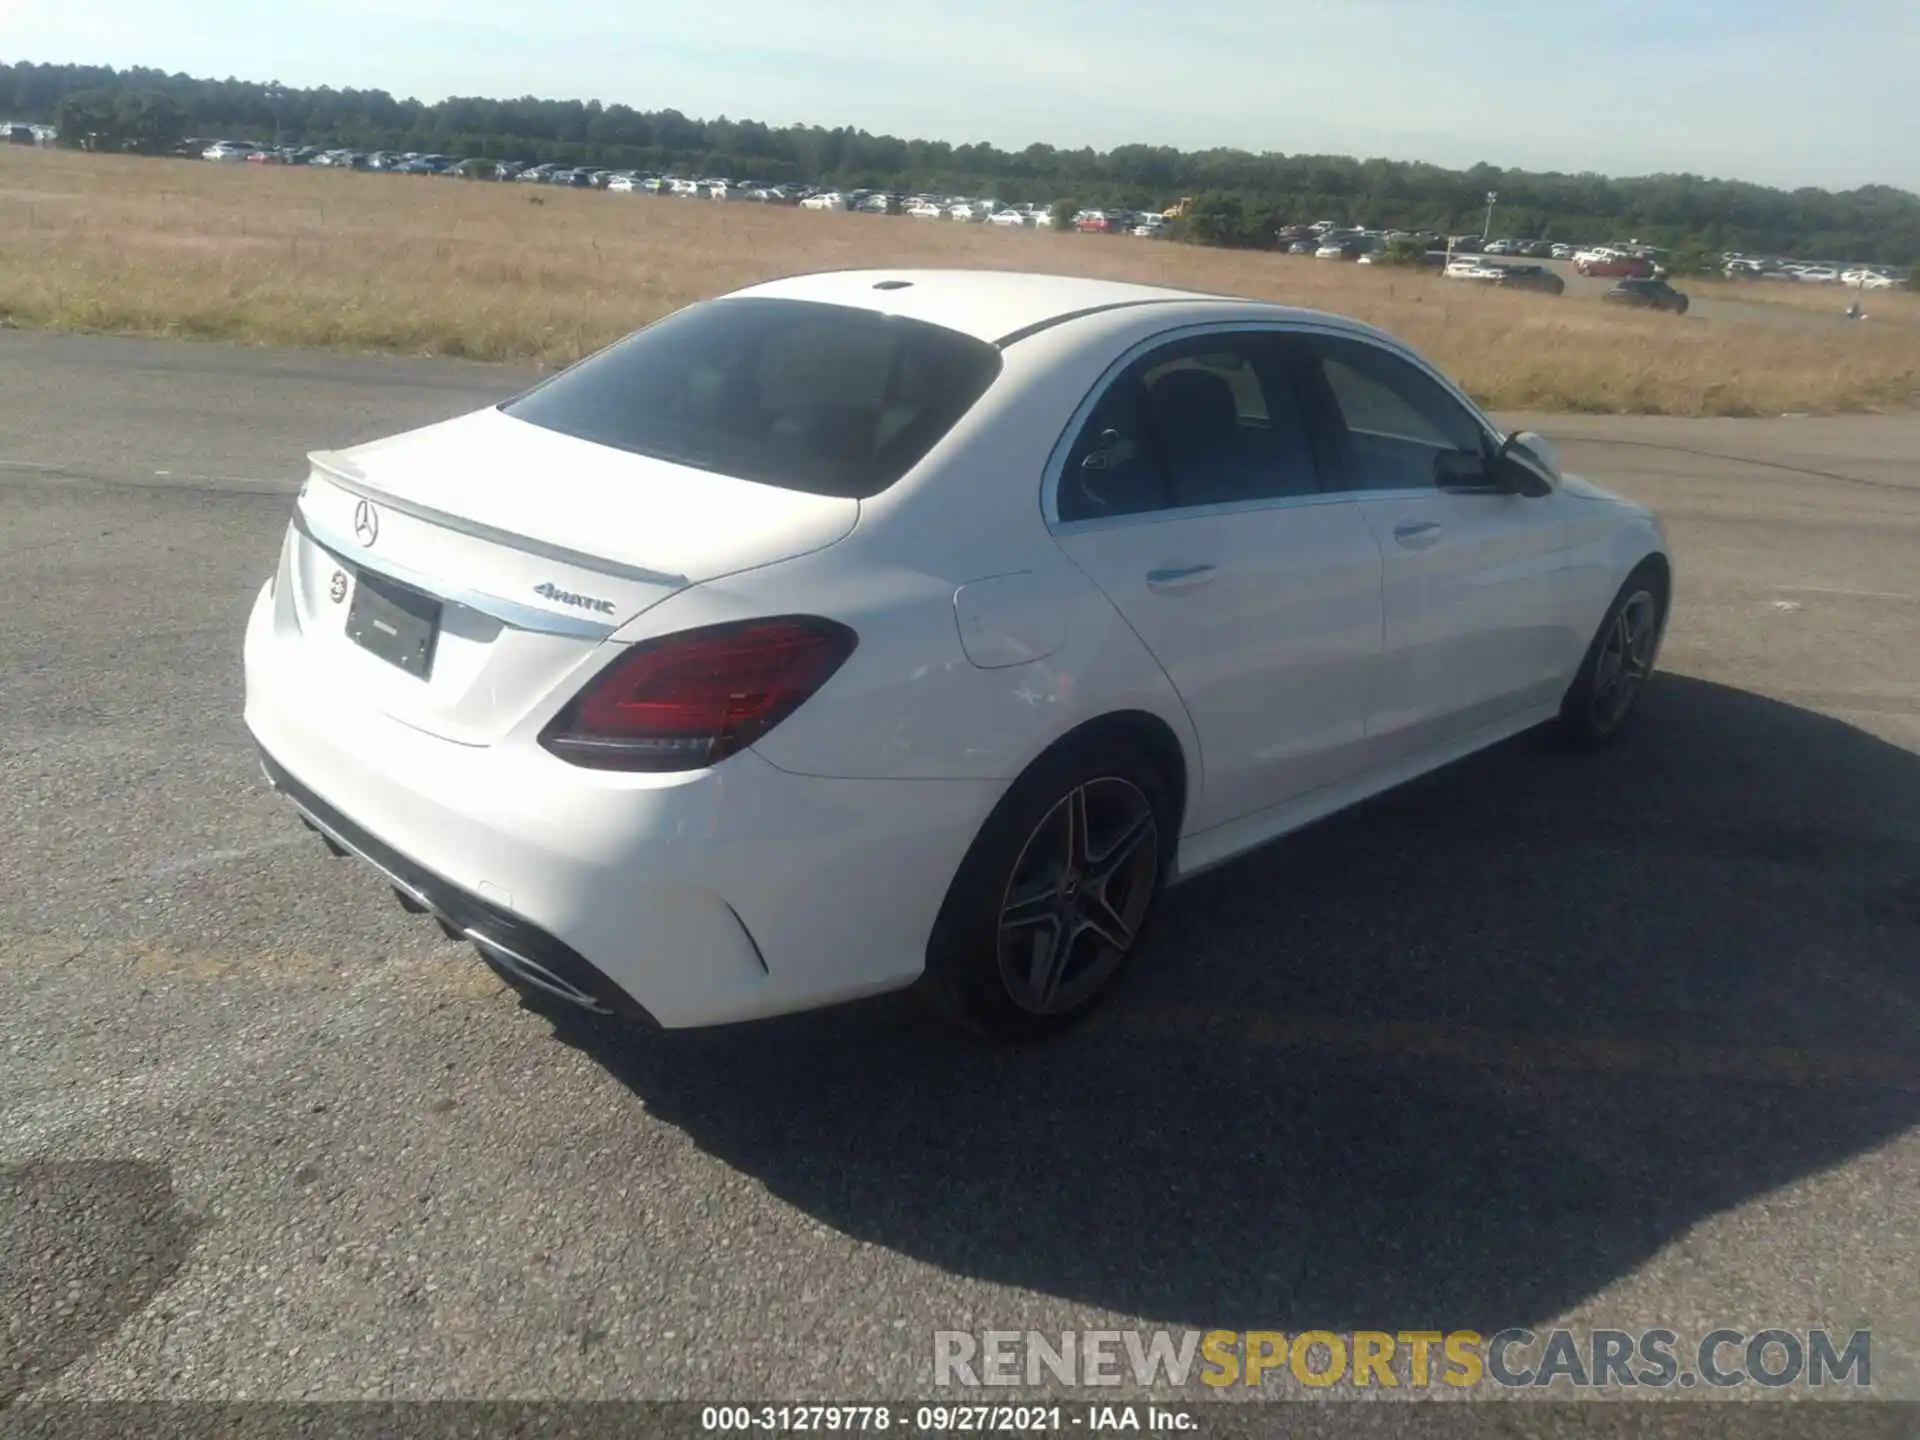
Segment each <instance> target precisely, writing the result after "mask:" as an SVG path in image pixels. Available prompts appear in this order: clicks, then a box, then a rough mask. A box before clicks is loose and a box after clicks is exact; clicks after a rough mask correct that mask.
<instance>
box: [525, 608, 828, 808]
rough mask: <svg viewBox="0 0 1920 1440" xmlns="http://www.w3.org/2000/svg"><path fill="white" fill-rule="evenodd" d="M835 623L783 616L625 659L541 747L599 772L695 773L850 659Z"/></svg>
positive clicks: (659, 645) (675, 640)
mask: <svg viewBox="0 0 1920 1440" xmlns="http://www.w3.org/2000/svg"><path fill="white" fill-rule="evenodd" d="M854 644H855V639H854V633H853V631H851V630H849V629H848V628H847V627H846V626H844V625H840V624H836V623H835V622H834V621H832V620H821V619H816V618H814V617H812V616H805V615H787V616H782V617H780V618H778V619H771V620H747V621H741V622H738V623H735V624H731V625H714V626H710V627H708V628H706V629H704V630H684V631H682V632H680V633H679V634H677V635H668V636H665V637H663V638H661V639H659V640H647V641H643V642H641V643H640V644H638V645H635V646H634V647H633V648H632V649H630V650H628V651H627V652H626V653H625V654H624V655H622V656H621V657H620V658H619V659H618V660H616V661H614V662H613V664H611V665H609V666H608V667H607V668H606V669H605V670H603V671H602V672H601V673H600V674H599V675H598V676H597V677H595V679H594V680H593V681H592V683H590V684H589V685H588V686H587V688H586V689H585V690H583V691H582V692H581V693H580V695H579V696H578V697H577V698H575V700H574V701H573V703H572V704H570V705H568V706H567V708H566V709H565V710H562V711H561V712H560V714H559V715H558V716H557V717H555V719H554V721H553V723H552V724H550V725H548V726H547V728H546V730H545V732H544V733H542V735H541V736H540V743H541V744H542V745H545V746H546V747H547V749H549V750H551V751H552V752H553V753H554V754H556V755H558V756H560V757H561V758H562V759H564V760H570V761H572V762H573V763H574V764H576V765H588V766H592V767H594V768H596V769H601V770H699V769H703V768H704V767H706V766H708V765H713V764H717V763H718V762H719V761H721V760H724V759H726V757H727V756H729V755H731V754H733V753H734V751H736V750H743V749H745V748H746V747H747V746H749V745H751V744H753V743H754V742H755V741H756V740H758V739H759V738H760V737H761V736H762V735H765V734H766V733H767V732H768V731H769V730H771V729H773V727H774V726H776V725H778V724H779V723H780V722H781V721H782V720H784V719H786V718H787V716H789V715H791V714H792V713H793V712H794V711H795V710H797V709H799V708H800V706H801V705H802V704H804V703H805V702H806V700H807V699H808V697H809V696H811V695H812V694H813V693H814V692H815V691H816V690H818V689H819V688H820V687H821V686H822V685H824V684H826V682H827V679H828V677H829V676H831V675H832V674H833V672H834V671H836V670H838V669H839V668H840V667H841V665H843V664H844V663H845V662H846V659H847V657H848V656H849V655H851V654H852V653H853V647H854Z"/></svg>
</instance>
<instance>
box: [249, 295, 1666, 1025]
mask: <svg viewBox="0 0 1920 1440" xmlns="http://www.w3.org/2000/svg"><path fill="white" fill-rule="evenodd" d="M311 466H312V468H311V473H310V476H309V478H308V480H307V481H306V484H305V485H304V486H303V487H302V489H301V492H300V496H299V500H298V502H297V505H296V508H295V511H294V515H293V520H292V524H291V526H290V527H289V529H288V532H287V535H286V540H285V545H284V548H283V549H282V552H281V555H280V560H279V567H278V570H277V573H276V574H275V575H274V577H273V578H272V579H271V580H270V581H268V582H267V584H266V585H265V586H264V587H263V588H262V589H261V591H260V594H259V598H258V601H257V603H256V604H255V606H254V609H253V613H252V617H251V619H250V621H249V623H248V628H247V635H246V649H245V659H246V721H247V724H248V726H249V728H250V729H251V731H252V734H253V736H254V738H255V739H256V741H257V742H258V744H259V747H260V750H261V752H262V761H263V765H264V768H265V770H266V773H267V776H268V778H269V779H270V781H271V782H272V784H273V785H274V786H275V787H276V788H277V789H278V790H279V791H281V792H282V794H284V796H285V797H286V798H287V799H288V800H289V801H291V802H292V804H293V805H294V806H295V807H296V808H297V809H298V810H299V812H300V813H301V815H302V816H303V817H304V818H305V819H306V821H307V822H308V824H310V825H311V826H312V827H313V828H314V829H316V830H318V831H319V832H320V834H321V836H322V837H324V838H325V840H326V841H327V843H328V845H329V846H330V847H331V848H332V849H333V850H334V851H335V852H336V853H345V852H351V853H353V854H357V855H358V856H359V857H361V858H362V859H363V860H365V861H367V862H368V863H369V864H371V865H372V866H373V868H374V869H376V870H377V871H379V872H380V873H381V874H382V875H383V876H384V877H385V879H386V880H387V881H388V882H389V883H390V884H391V885H392V886H393V887H394V889H395V890H396V891H397V892H398V894H399V896H400V899H401V901H402V903H404V904H405V905H407V906H408V908H410V909H413V910H417V911H420V912H424V913H431V914H432V915H433V916H435V917H437V918H438V919H439V921H440V923H441V925H442V926H443V927H444V928H445V929H446V930H447V931H448V932H449V933H450V934H452V935H455V936H457V937H460V938H462V939H465V940H467V941H470V942H471V943H472V944H473V945H474V946H475V947H476V948H477V949H478V950H479V951H480V953H481V954H482V955H483V956H484V957H485V958H486V959H487V960H488V961H489V962H490V963H491V964H492V965H494V966H495V967H496V968H497V969H498V970H500V971H501V972H502V973H503V974H505V975H506V976H507V977H508V978H509V979H511V980H513V981H514V982H515V983H516V984H518V985H519V986H520V987H521V988H522V989H523V990H533V991H540V992H545V994H546V995H548V996H551V997H559V998H560V999H561V1000H564V1001H566V1002H570V1003H571V1004H573V1005H577V1006H580V1007H583V1008H585V1009H588V1010H593V1011H598V1012H603V1013H613V1014H617V1015H625V1016H630V1017H633V1018H636V1019H641V1020H648V1021H652V1022H654V1023H657V1024H659V1025H662V1026H668V1027H683V1026H699V1025H711V1024H717V1023H722V1022H729V1021H737V1020H745V1019H749V1018H752V1017H756V1016H766V1015H773V1014H778V1013H782V1012H787V1011H795V1010H801V1009H806V1008H809V1007H813V1006H819V1005H825V1004H830V1003H833V1002H838V1001H844V1000H850V999H853V998H855V997H858V996H863V995H869V994H874V993H878V992H881V991H886V990H891V989H896V988H903V987H906V986H909V985H912V984H914V983H915V982H921V983H922V984H923V985H924V988H925V990H926V992H927V993H928V994H929V995H930V996H931V997H932V998H933V999H934V1000H936V1001H937V1002H938V1003H939V1004H940V1005H941V1006H942V1007H944V1008H945V1009H946V1010H947V1012H948V1013H949V1014H951V1015H952V1016H953V1017H955V1018H956V1019H958V1020H960V1021H962V1022H963V1023H965V1024H967V1025H969V1026H971V1027H973V1028H974V1029H976V1030H979V1031H984V1032H987V1033H990V1034H993V1035H995V1036H1000V1037H1018V1036H1024V1035H1030V1034H1034V1033H1036V1032H1041V1031H1045V1030H1048V1029H1051V1028H1054V1027H1056V1026H1059V1025H1061V1024H1063V1023H1065V1022H1067V1021H1069V1020H1071V1019H1072V1018H1074V1017H1075V1016H1077V1015H1079V1014H1081V1013H1082V1012H1084V1011H1085V1010H1087V1009H1088V1008H1089V1007H1090V1006H1092V1005H1094V1004H1095V1003H1096V1002H1097V1001H1098V1000H1099V999H1100V998H1101V996H1102V995H1103V994H1104V993H1105V992H1107V991H1108V990H1109V988H1110V987H1111V986H1112V984H1113V983H1114V981H1115V980H1116V978H1117V977H1118V976H1119V975H1120V974H1121V973H1122V971H1123V969H1124V967H1125V965H1126V963H1127V961H1128V960H1129V958H1130V957H1131V956H1132V955H1133V954H1135V953H1136V952H1137V951H1138V950H1139V948H1140V944H1141V937H1142V936H1143V934H1144V933H1145V932H1146V930H1147V927H1148V926H1149V924H1150V923H1151V922H1152V920H1153V917H1154V913H1155V911H1156V909H1157V908H1158V905H1159V902H1160V899H1161V895H1162V892H1163V890H1164V889H1165V887H1166V886H1168V885H1170V884H1173V883H1176V882H1178V881H1180V880H1183V879H1185V878H1187V877H1189V876H1191V875H1193V874H1195V873H1196V872H1198V871H1201V870H1204V869H1206V868H1207V867H1209V866H1212V865H1217V864H1219V863H1221V862H1222V861H1225V860H1228V859H1231V858H1232V857H1234V856H1236V855H1239V854H1241V853H1242V852H1244V851H1246V850H1249V849H1251V848H1253V847H1255V846H1258V845H1261V844H1263V843H1264V842H1266V841H1269V840H1272V839H1273V838H1275V837H1276V836H1279V835H1283V834H1285V833H1287V832H1288V831H1291V830H1295V829H1297V828H1299V827H1300V826H1303V825H1306V824H1308V823H1309V822H1311V821H1313V820H1315V819H1317V818H1319V817H1321V816H1324V815H1327V814H1329V813H1330V812H1332V811H1335V810H1339V809H1341V808H1342V807H1344V806H1347V805H1351V804H1353V803H1354V802H1356V801H1358V800H1361V799H1363V798H1365V797H1367V796H1369V795H1373V794H1375V793H1377V792H1379V791H1382V790H1385V789H1387V788H1389V787H1391V786H1394V785H1397V784H1399V783H1401V782H1403V781H1406V780H1408V779H1410V778H1412V777H1414V776H1417V775H1420V774H1422V773H1423V772H1426V771H1430V770H1432V769H1434V768H1435V767H1437V766H1441V765H1445V764H1447V763H1449V762H1451V761H1454V760H1457V759H1459V758H1460V757H1462V756H1464V755H1467V754H1469V753H1470V752H1473V751H1476V750H1479V749H1481V748H1483V747H1485V746H1488V745H1492V744H1494V743H1496V742H1498V741H1500V740H1502V739H1505V738H1506V737H1508V736H1511V735H1514V734H1516V733H1517V732H1519V731H1522V730H1525V729H1527V728H1529V727H1531V726H1536V725H1540V724H1543V723H1546V722H1555V723H1557V724H1558V725H1559V726H1560V727H1561V728H1562V729H1563V730H1564V731H1565V732H1566V734H1567V735H1568V736H1569V737H1570V738H1571V739H1572V740H1574V741H1575V742H1578V743H1585V744H1594V743H1598V742H1602V741H1605V740H1607V739H1608V738H1610V737H1611V736H1613V735H1614V734H1615V733H1616V732H1617V731H1618V730H1619V729H1620V727H1621V725H1622V723H1623V722H1624V721H1625V720H1626V718H1627V716H1628V713H1629V710H1630V708H1631V707H1632V705H1633V703H1634V700H1635V698H1636V696H1637V695H1638V693H1639V691H1640V689H1641V687H1642V682H1643V681H1644V680H1645V679H1646V678H1647V676H1648V674H1649V672H1650V671H1651V669H1652V667H1653V664H1654V659H1655V655H1656V653H1657V651H1658V649H1659V645H1660V641H1661V637H1662V635H1663V633H1664V631H1665V627H1666V620H1667V613H1668V606H1669V600H1670V597H1671V594H1672V579H1671V572H1670V569H1669V558H1668V554H1667V546H1666V542H1665V539H1664V536H1663V533H1662V531H1661V528H1660V525H1659V523H1658V522H1657V521H1656V520H1655V519H1654V517H1653V516H1651V515H1650V514H1648V513H1647V512H1646V511H1645V510H1643V509H1641V508H1640V507H1639V506H1637V505H1634V504H1631V503H1629V502H1628V501H1626V500H1624V499H1622V498H1620V497H1619V496H1616V495H1613V494H1610V493H1609V492H1607V491H1606V490H1603V489H1601V488H1599V487H1598V486H1596V485H1593V484H1590V483H1588V482H1586V481H1584V480H1579V479H1576V478H1574V477H1573V476H1570V475H1563V474H1562V473H1560V470H1559V467H1558V462H1557V460H1556V458H1555V456H1554V453H1553V451H1552V448H1551V447H1550V446H1549V445H1548V443H1547V442H1546V441H1544V440H1542V439H1541V438H1539V437H1538V436H1536V435H1532V434H1530V433H1528V434H1512V435H1508V434H1503V433H1502V432H1501V431H1500V430H1499V429H1498V428H1496V427H1495V425H1494V424H1493V423H1492V422H1491V421H1489V420H1488V418H1487V417H1486V416H1485V415H1483V414H1482V413H1481V412H1480V411H1479V410H1478V409H1477V408H1476V407H1475V406H1474V405H1473V403H1472V402H1470V401H1469V400H1468V399H1467V397H1466V396H1465V395H1464V394H1462V393H1461V391H1460V390H1459V389H1458V388H1457V387H1456V386H1455V385H1453V384H1452V383H1451V382H1449V381H1448V379H1447V378H1446V377H1445V376H1443V375H1442V374H1440V373H1439V371H1437V370H1436V369H1435V368H1434V367H1433V366H1432V365H1430V364H1428V363H1427V362H1426V361H1424V360H1423V359H1422V358H1421V357H1420V356H1419V355H1417V354H1415V353H1414V352H1412V351H1411V350H1409V349H1408V348H1407V347H1406V346H1404V345H1402V344H1400V343H1399V342H1397V341H1396V340H1394V339H1393V338H1392V337H1391V336H1389V335H1386V334H1383V333H1381V332H1380V331H1378V330H1375V329H1372V328H1369V327H1368V326H1365V325H1362V324H1359V323H1356V322H1354V321H1351V320H1345V319H1341V318H1338V317H1335V316H1331V315H1324V314H1316V313H1313V312H1309V311H1303V310H1294V309H1288V308H1286V307H1283V306H1279V305H1274V304H1268V303H1261V302H1255V301H1249V300H1244V299H1235V298H1233V297H1230V296H1218V295H1198V294H1189V293H1184V292H1179V291H1173V290H1157V289H1147V288H1141V287H1135V286H1129V285H1119V284H1111V283H1105V282H1098V281H1091V280H1079V279H1064V278H1059V277H1053V276H1042V275H1021V274H1008V273H977V272H961V271H952V272H947V271H924V272H913V271H886V272H843V273H838V274H822V275H808V276H803V277H800V278H797V279H789V280H781V281H776V282H773V283H770V284H765V285H759V286H756V287H753V288H751V289H748V290H743V291H740V292H738V293H736V294H733V295H729V296H726V297H724V298H721V299H717V300H711V301H707V302H704V303H701V304H697V305H694V306H691V307H689V308H687V309H685V310H681V311H679V312H677V313H675V314H672V315H669V316H667V317H666V318H665V319H663V320H660V321H658V322H657V323H655V324H653V325H650V326H648V327H647V328H645V329H644V330H641V331H639V332H638V333H636V334H634V335H632V336H630V337H628V338H627V339H625V340H623V341H621V342H620V343H618V344H616V345H614V346H612V347H611V348H609V349H607V350H604V351H601V352H600V353H599V354H596V355H594V356H592V357H590V358H588V359H586V360H584V361H582V362H580V363H579V364H577V365H575V366H573V367H572V368H570V369H568V370H565V371H563V372H561V373H560V374H558V375H556V376H554V377H552V378H551V379H548V380H546V381H544V382H543V383H541V384H539V385H537V386H536V387H535V388H533V389H531V390H529V391H527V392H526V393H525V394H523V395H521V396H519V397H518V398H517V399H514V400H510V401H508V402H506V403H505V404H502V405H500V406H497V407H495V408H492V409H487V410H482V411H479V412H478V413H475V414H472V415H467V416H464V417H462V418H459V419H455V420H450V421H447V422H445V423H443V424H438V425H431V426H428V427H426V428H424V429H420V430H415V431H412V432H410V433H407V434H403V435H398V436H395V437H393V438H391V439H386V440H381V441H376V442H374V443H372V444H367V445H361V446H357V447H355V448H353V449H350V450H343V451H338V452H331V453H320V454H315V455H314V456H312V457H311ZM1384 903H1391V902H1390V899H1389V900H1387V901H1385V902H1384Z"/></svg>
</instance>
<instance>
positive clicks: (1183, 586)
mask: <svg viewBox="0 0 1920 1440" xmlns="http://www.w3.org/2000/svg"><path fill="white" fill-rule="evenodd" d="M1214 569H1215V567H1214V566H1212V565H1180V566H1174V567H1170V568H1167V569H1162V570H1149V571H1148V572H1147V588H1148V589H1149V590H1191V589H1193V588H1195V587H1196V586H1199V585H1205V584H1207V583H1208V582H1209V581H1211V580H1212V579H1213V576H1214Z"/></svg>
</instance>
